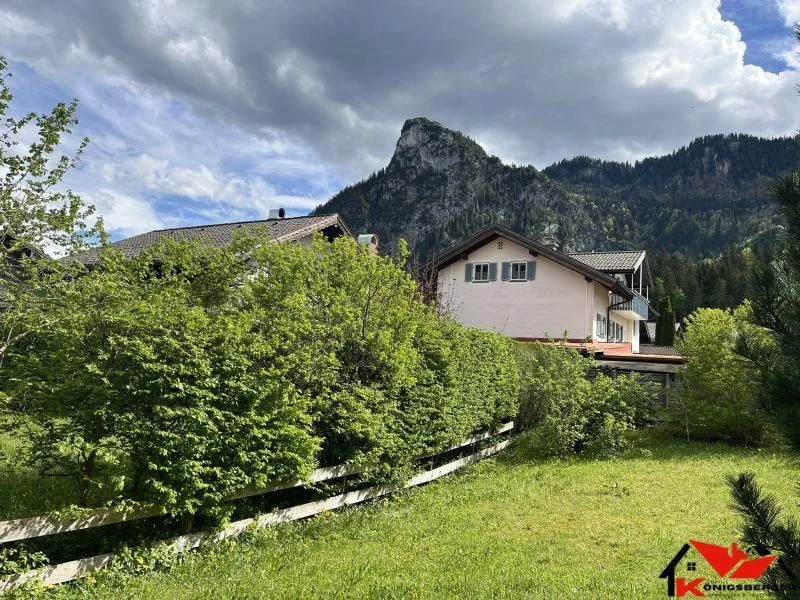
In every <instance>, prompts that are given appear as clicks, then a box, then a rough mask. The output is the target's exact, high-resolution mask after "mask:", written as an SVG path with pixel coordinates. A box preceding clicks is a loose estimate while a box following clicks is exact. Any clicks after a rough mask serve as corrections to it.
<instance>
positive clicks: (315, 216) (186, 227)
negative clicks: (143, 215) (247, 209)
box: [119, 213, 338, 241]
mask: <svg viewBox="0 0 800 600" xmlns="http://www.w3.org/2000/svg"><path fill="white" fill-rule="evenodd" d="M337 214H338V213H329V214H326V215H298V216H296V217H283V218H279V217H274V218H272V219H250V220H249V221H227V222H225V223H207V224H205V225H184V226H183V227H165V228H164V229H152V230H150V231H145V232H144V233H140V234H139V235H147V234H148V233H158V232H161V231H178V230H180V229H201V228H203V227H221V226H223V225H244V224H245V223H272V222H277V221H293V220H295V219H313V218H317V217H333V216H336V215H337ZM133 237H137V236H133ZM127 239H131V238H127ZM119 241H122V240H119Z"/></svg>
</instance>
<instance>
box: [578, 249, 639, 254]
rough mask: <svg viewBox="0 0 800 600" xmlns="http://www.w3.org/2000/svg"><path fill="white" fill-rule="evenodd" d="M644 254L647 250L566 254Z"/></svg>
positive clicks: (593, 251)
mask: <svg viewBox="0 0 800 600" xmlns="http://www.w3.org/2000/svg"><path fill="white" fill-rule="evenodd" d="M642 252H646V250H591V251H587V252H566V254H570V255H575V254H623V253H625V254H641V253H642Z"/></svg>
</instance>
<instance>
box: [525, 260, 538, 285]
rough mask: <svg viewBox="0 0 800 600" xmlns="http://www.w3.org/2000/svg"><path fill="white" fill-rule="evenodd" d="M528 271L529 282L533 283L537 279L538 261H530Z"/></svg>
mask: <svg viewBox="0 0 800 600" xmlns="http://www.w3.org/2000/svg"><path fill="white" fill-rule="evenodd" d="M527 271H528V273H527V275H528V281H533V280H534V279H536V261H535V260H529V261H528V269H527Z"/></svg>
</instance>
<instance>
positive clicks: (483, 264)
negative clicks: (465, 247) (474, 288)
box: [472, 262, 489, 282]
mask: <svg viewBox="0 0 800 600" xmlns="http://www.w3.org/2000/svg"><path fill="white" fill-rule="evenodd" d="M478 267H486V277H485V278H479V277H478ZM472 281H478V282H487V281H489V263H488V262H478V263H475V264H474V265H472Z"/></svg>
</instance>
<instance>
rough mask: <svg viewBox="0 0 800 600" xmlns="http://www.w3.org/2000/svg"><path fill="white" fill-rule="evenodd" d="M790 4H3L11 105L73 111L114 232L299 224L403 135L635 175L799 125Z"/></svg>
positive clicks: (82, 180) (534, 0)
mask: <svg viewBox="0 0 800 600" xmlns="http://www.w3.org/2000/svg"><path fill="white" fill-rule="evenodd" d="M797 20H800V0H722V2H720V0H558V1H553V0H503V1H498V2H491V3H490V2H484V1H482V0H480V1H479V0H476V1H467V0H405V1H403V2H384V1H378V0H370V1H369V2H363V1H358V2H356V1H351V0H336V1H332V0H330V1H326V0H315V1H310V2H302V1H297V0H286V1H281V0H275V1H271V2H268V1H260V0H241V1H239V2H219V1H217V0H115V1H114V2H107V1H106V0H59V1H58V2H53V1H52V0H0V23H2V24H3V25H2V29H3V32H2V35H0V54H3V55H5V56H6V57H7V58H8V59H9V61H10V65H11V70H12V71H13V73H14V77H13V79H12V81H11V85H12V89H13V91H14V93H15V102H16V110H18V111H23V110H31V109H34V110H44V109H47V108H48V107H50V106H52V105H53V104H54V103H55V102H58V101H59V100H64V99H69V98H72V97H77V98H78V99H79V100H80V103H81V104H80V113H79V117H80V120H81V124H80V127H79V132H78V133H79V134H83V135H88V136H89V137H90V139H91V144H90V147H89V150H88V152H87V154H86V156H85V159H84V160H83V162H82V164H81V166H80V168H79V169H78V170H76V171H75V172H73V173H71V174H70V176H69V181H68V183H69V185H70V186H71V187H72V188H73V189H74V190H75V191H78V192H80V193H81V194H82V195H83V196H84V198H85V199H86V200H88V201H89V202H91V203H93V204H95V205H97V207H98V210H99V212H100V213H102V214H103V216H104V218H105V220H106V225H107V228H108V229H109V230H111V233H112V237H113V238H115V239H119V238H121V237H125V236H128V235H131V234H134V233H139V232H142V231H147V230H150V229H157V228H162V227H170V226H179V225H191V224H199V223H209V222H221V221H234V220H243V219H250V218H259V217H263V216H265V215H266V213H267V211H268V210H269V208H272V207H277V206H283V207H286V208H287V209H289V210H290V212H291V213H292V214H304V213H306V212H308V210H310V209H311V208H313V207H314V206H316V205H317V204H319V203H321V202H323V201H325V200H326V199H328V198H329V197H330V196H331V195H332V194H334V193H335V192H336V191H338V190H339V189H340V188H341V187H343V186H345V185H347V184H348V183H352V182H353V181H355V180H357V179H360V178H362V177H364V176H366V175H368V174H369V173H371V172H372V171H374V170H375V169H377V168H380V167H381V166H383V165H385V164H386V163H387V162H388V160H389V158H390V157H391V154H392V152H393V150H394V145H395V142H396V140H397V136H398V135H399V132H400V128H401V126H402V124H403V121H404V120H405V119H406V118H408V117H413V116H419V115H423V116H427V117H429V118H432V119H435V120H437V121H440V122H442V123H444V124H445V125H447V126H450V127H453V128H456V129H460V130H461V131H464V132H465V133H467V134H469V135H470V136H472V137H473V138H475V139H477V140H478V142H480V143H481V144H482V145H484V147H485V148H486V149H487V150H488V151H489V152H490V153H493V154H496V155H498V156H499V157H501V158H502V159H503V160H504V161H509V162H511V161H513V162H516V163H518V164H520V163H532V164H534V165H536V166H537V167H540V168H541V167H544V166H546V165H547V164H549V163H551V162H553V161H556V160H558V159H560V158H564V157H571V156H574V155H577V154H589V155H592V156H597V157H601V158H607V159H617V160H634V159H637V158H641V157H643V156H647V155H653V154H661V153H666V152H669V151H671V150H673V149H675V148H678V147H680V146H682V145H684V144H686V143H688V142H689V141H690V140H691V139H692V138H694V137H696V136H698V135H702V134H707V133H719V132H747V133H752V134H756V135H763V136H777V135H787V134H792V133H794V132H795V131H796V129H797V126H798V124H800V98H798V96H797V93H796V90H795V85H796V84H797V83H798V82H800V59H798V56H797V51H798V49H797V47H796V46H794V45H793V41H794V40H793V36H792V24H793V23H794V22H796V21H797Z"/></svg>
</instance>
